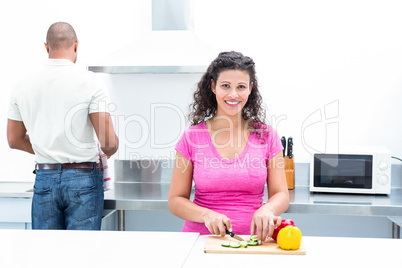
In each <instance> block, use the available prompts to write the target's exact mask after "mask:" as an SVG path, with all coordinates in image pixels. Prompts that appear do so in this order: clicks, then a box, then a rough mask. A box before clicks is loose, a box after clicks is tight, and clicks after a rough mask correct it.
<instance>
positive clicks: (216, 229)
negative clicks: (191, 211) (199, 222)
mask: <svg viewBox="0 0 402 268" xmlns="http://www.w3.org/2000/svg"><path fill="white" fill-rule="evenodd" d="M204 224H205V226H206V227H207V228H208V231H209V232H210V233H211V234H216V235H220V236H221V237H224V236H225V235H226V229H228V230H229V231H232V223H231V222H230V219H229V218H228V217H226V216H225V215H223V214H220V213H218V212H215V211H212V210H209V211H208V212H207V213H206V214H205V217H204Z"/></svg>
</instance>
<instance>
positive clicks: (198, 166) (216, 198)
mask: <svg viewBox="0 0 402 268" xmlns="http://www.w3.org/2000/svg"><path fill="white" fill-rule="evenodd" d="M265 127H266V132H265V133H264V134H263V135H262V137H258V136H257V134H256V133H252V134H251V135H250V137H249V139H248V142H247V145H246V148H245V149H244V151H243V152H242V153H241V154H240V155H238V156H236V157H235V158H234V159H231V160H227V159H225V158H222V157H221V156H220V154H219V153H218V151H217V150H216V148H215V146H214V145H213V143H212V140H211V137H210V135H209V133H208V130H207V128H206V126H205V122H203V123H201V124H199V125H196V126H191V127H189V128H188V129H187V130H186V131H185V132H184V133H183V135H182V137H181V138H180V140H179V142H178V143H177V145H176V147H175V149H176V150H177V151H178V152H180V153H181V154H182V155H183V156H184V157H185V158H186V159H188V160H189V161H191V162H192V164H193V180H194V188H195V196H194V200H193V202H194V203H195V204H197V205H199V206H202V207H205V208H209V209H211V210H213V211H216V212H219V213H221V214H224V215H226V216H227V217H228V218H229V219H230V220H231V223H232V230H233V232H234V233H236V234H244V235H248V234H250V224H251V220H252V218H253V214H254V212H255V211H256V210H257V209H258V208H260V207H261V206H262V205H263V196H264V187H265V183H266V181H267V162H268V160H269V159H271V158H272V157H273V156H275V155H276V154H277V153H279V152H281V151H282V150H283V147H282V143H281V141H280V139H279V136H278V134H277V132H276V131H275V130H274V129H273V128H272V127H271V126H265ZM183 232H198V233H200V234H202V235H203V234H210V232H209V231H208V229H207V227H206V226H205V225H204V223H197V222H190V221H185V223H184V227H183Z"/></svg>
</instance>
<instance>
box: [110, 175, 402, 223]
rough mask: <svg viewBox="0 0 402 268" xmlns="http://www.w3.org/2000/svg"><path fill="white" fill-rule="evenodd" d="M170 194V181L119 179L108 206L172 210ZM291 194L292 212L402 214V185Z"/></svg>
mask: <svg viewBox="0 0 402 268" xmlns="http://www.w3.org/2000/svg"><path fill="white" fill-rule="evenodd" d="M168 194H169V184H168V183H116V184H115V189H114V190H112V191H110V192H106V193H105V208H107V209H117V210H168V209H169V208H168V204H167V199H168ZM193 194H194V189H193V191H192V195H193ZM289 194H290V205H289V209H288V210H287V211H286V212H288V213H306V214H309V213H310V214H313V213H314V214H326V215H354V216H387V217H389V216H402V188H393V189H392V190H391V194H390V195H357V194H323V193H310V191H309V188H308V187H307V186H297V187H296V188H295V189H294V190H289ZM267 199H268V195H267V192H265V195H264V201H266V200H267Z"/></svg>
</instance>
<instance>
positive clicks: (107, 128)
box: [89, 113, 119, 156]
mask: <svg viewBox="0 0 402 268" xmlns="http://www.w3.org/2000/svg"><path fill="white" fill-rule="evenodd" d="M89 117H90V118H91V122H92V125H93V126H94V129H95V132H96V136H97V137H98V140H99V142H100V144H101V149H102V151H103V152H104V153H105V154H106V155H107V156H112V155H113V154H114V153H115V152H116V151H117V149H118V148H119V139H118V138H117V136H116V133H115V132H114V129H113V122H112V119H111V117H110V114H109V113H91V114H89Z"/></svg>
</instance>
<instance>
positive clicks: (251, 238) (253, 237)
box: [250, 235, 258, 240]
mask: <svg viewBox="0 0 402 268" xmlns="http://www.w3.org/2000/svg"><path fill="white" fill-rule="evenodd" d="M250 240H258V236H256V235H253V236H251V237H250Z"/></svg>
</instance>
